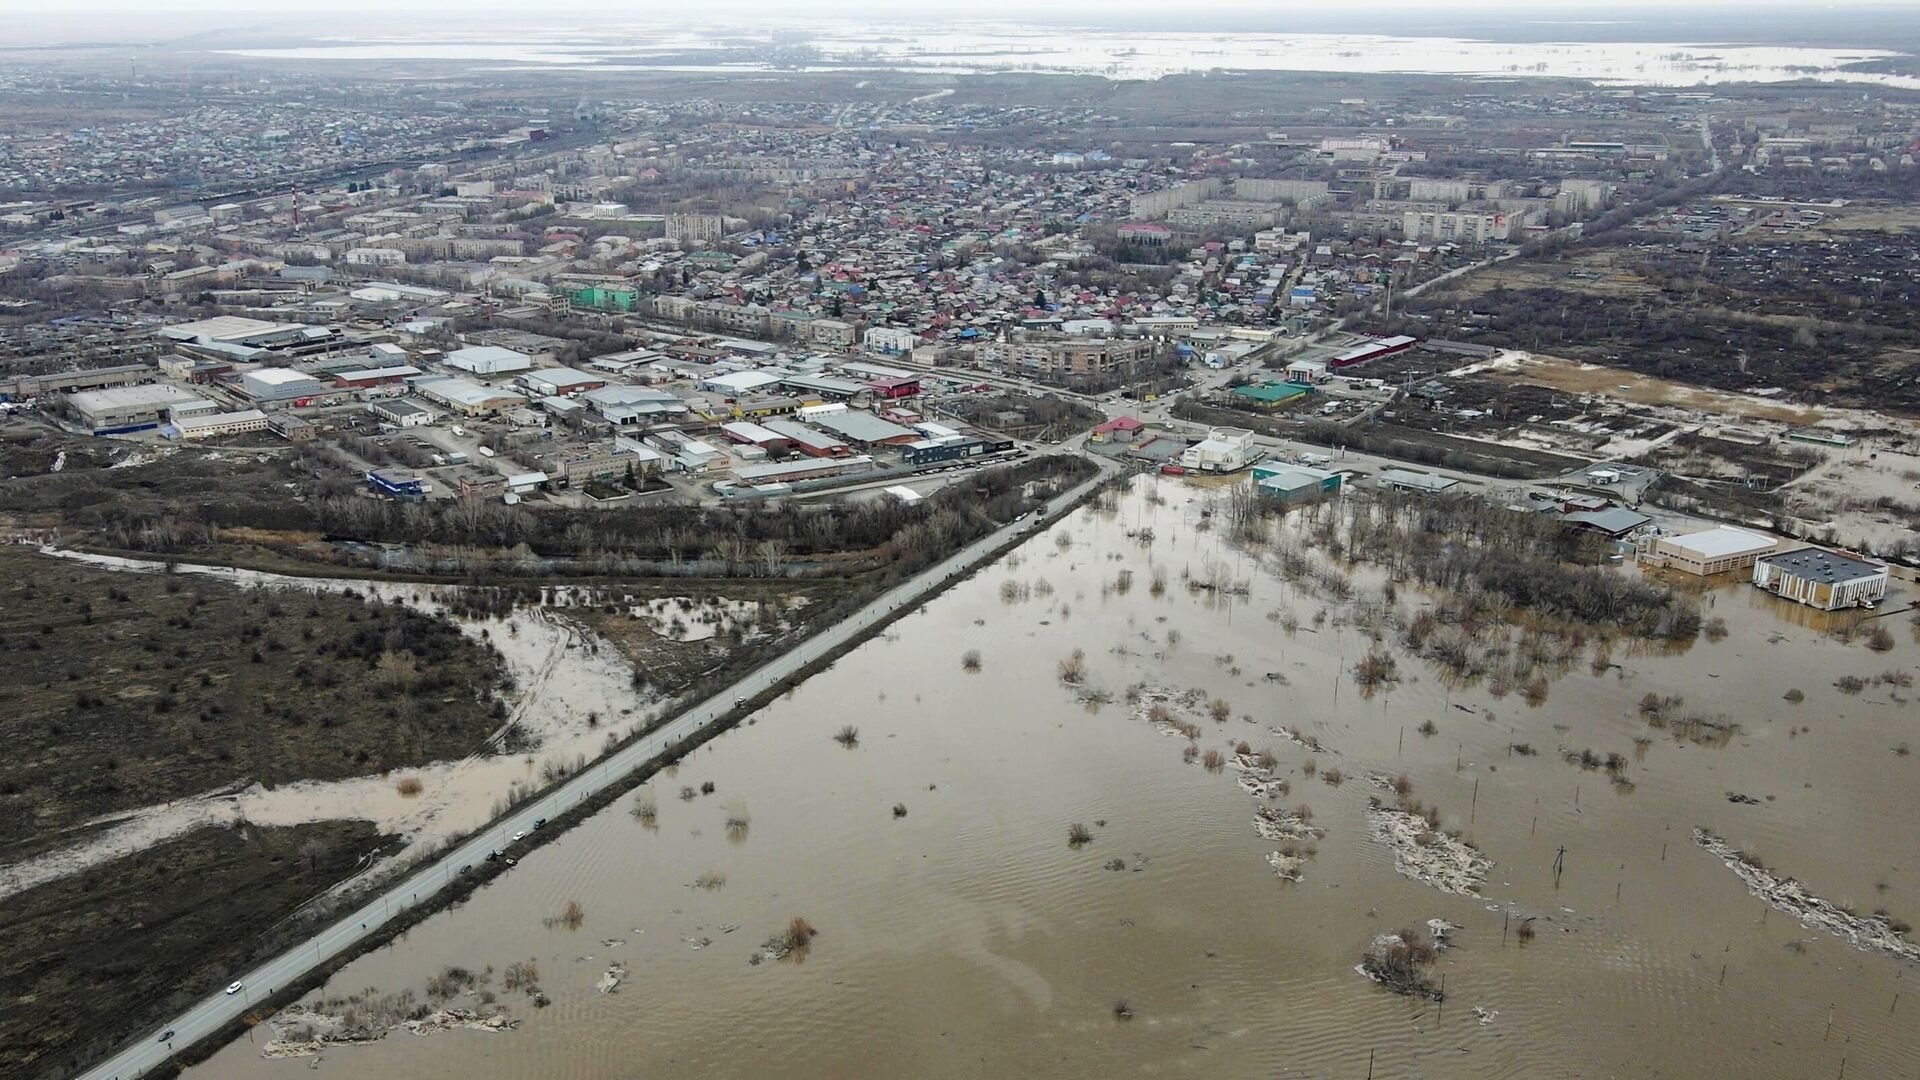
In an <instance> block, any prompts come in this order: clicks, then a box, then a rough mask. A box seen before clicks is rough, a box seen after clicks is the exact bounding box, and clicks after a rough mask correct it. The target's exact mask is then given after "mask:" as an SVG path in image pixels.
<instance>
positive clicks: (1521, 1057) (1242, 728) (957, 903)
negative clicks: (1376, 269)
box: [190, 479, 1920, 1080]
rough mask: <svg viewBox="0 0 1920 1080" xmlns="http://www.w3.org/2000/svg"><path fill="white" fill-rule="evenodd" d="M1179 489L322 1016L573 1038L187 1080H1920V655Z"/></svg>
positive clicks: (572, 844)
mask: <svg viewBox="0 0 1920 1080" xmlns="http://www.w3.org/2000/svg"><path fill="white" fill-rule="evenodd" d="M1138 483H1139V484H1140V485H1142V486H1141V487H1139V488H1137V489H1136V491H1135V493H1133V494H1131V495H1128V496H1126V497H1124V498H1122V499H1120V500H1118V501H1117V503H1115V504H1113V505H1112V506H1111V508H1110V509H1107V510H1104V511H1103V510H1101V509H1098V508H1090V509H1087V510H1083V511H1080V512H1078V513H1076V514H1075V515H1073V516H1072V517H1070V518H1069V519H1068V520H1067V521H1066V522H1065V523H1063V524H1062V525H1060V526H1057V527H1055V528H1054V529H1053V530H1050V531H1049V532H1048V533H1045V534H1042V535H1040V536H1037V537H1035V538H1034V539H1033V540H1032V541H1031V542H1029V543H1028V544H1027V545H1025V546H1024V547H1023V548H1022V549H1020V550H1019V551H1018V552H1016V553H1015V554H1014V555H1013V556H1011V557H1009V558H1008V559H1006V560H1003V561H1002V562H1001V563H1000V564H998V565H996V566H995V567H994V568H993V569H992V570H990V571H988V572H984V573H982V574H979V575H977V576H976V577H975V578H973V579H972V580H971V581H969V582H967V583H965V584H964V585H962V586H960V587H959V588H956V589H955V590H953V591H951V592H949V593H947V594H944V595H943V596H942V597H940V598H939V599H937V600H935V601H934V602H932V603H931V604H930V605H928V607H927V608H926V609H925V610H924V611H922V612H920V613H917V614H915V615H913V616H910V617H908V618H907V619H906V620H904V621H902V622H901V623H899V624H897V625H896V626H895V627H894V629H893V630H892V631H890V632H889V633H888V634H887V635H886V636H885V637H883V638H881V639H877V640H875V641H873V642H870V643H868V644H867V645H865V646H863V647H861V648H860V649H858V650H856V651H855V652H853V653H852V654H850V655H849V656H847V657H846V658H844V659H842V660H841V661H839V662H838V663H837V664H835V666H834V667H833V668H832V669H831V670H830V671H828V672H826V673H823V674H821V675H819V676H816V677H815V678H814V679H812V680H810V681H809V682H807V683H805V684H803V685H801V686H800V687H798V688H797V689H795V690H794V691H793V692H792V693H791V694H789V695H788V696H787V697H785V698H783V699H782V700H780V701H778V702H776V703H775V704H773V705H771V706H769V707H768V708H766V709H765V710H763V711H762V712H761V713H760V714H759V715H757V716H756V717H754V718H753V719H752V721H751V722H750V723H749V724H748V725H745V726H742V727H740V728H738V729H736V730H735V731H733V732H731V733H729V734H727V735H725V736H723V737H721V738H719V739H717V740H715V741H714V742H712V743H709V744H708V745H706V746H705V747H703V748H702V749H701V750H699V751H698V752H697V753H695V754H694V755H693V756H692V757H691V758H690V759H689V760H687V761H686V762H684V763H683V764H682V765H680V766H679V767H677V769H675V770H673V771H672V773H671V774H670V775H668V774H663V775H661V776H659V777H657V778H656V779H654V780H653V781H651V782H650V783H649V784H647V785H646V786H645V787H644V788H643V789H642V790H641V791H640V792H638V793H636V795H635V796H634V797H633V798H631V799H630V800H627V801H623V802H622V803H621V804H620V805H618V806H616V807H614V808H611V809H609V810H608V811H606V812H604V813H602V814H600V815H599V816H597V817H595V818H593V819H592V820H590V821H588V822H587V823H585V824H584V825H582V826H580V827H579V828H577V829H576V830H574V831H573V832H570V833H569V834H567V835H566V836H565V837H564V838H562V839H560V840H559V841H557V842H555V843H553V844H551V845H548V846H546V847H543V848H541V849H539V850H538V851H536V852H535V853H533V854H532V855H530V856H529V857H528V858H527V859H526V860H525V862H524V863H523V864H522V865H520V866H519V867H516V868H515V869H514V870H513V871H511V872H510V873H508V874H507V875H506V876H505V877H503V878H502V879H500V880H499V881H497V882H496V883H495V884H493V885H491V886H489V887H487V888H486V889H484V890H482V891H481V892H480V893H479V894H478V895H476V896H475V897H474V898H473V899H472V900H471V901H470V902H468V903H467V904H465V905H463V906H462V907H461V908H459V909H458V910H455V911H452V912H449V913H447V914H444V915H441V916H438V917H436V918H434V919H433V920H431V921H429V922H427V923H426V924H424V925H422V926H421V927H419V928H417V929H415V930H414V931H412V932H411V933H409V935H408V936H407V937H406V939H405V940H404V941H402V942H400V943H397V944H396V945H394V946H393V947H391V948H388V949H386V950H383V951H380V952H377V953H374V954H371V955H369V956H367V957H363V958H361V959H360V960H357V961H355V962H354V963H352V964H351V965H349V966H348V967H347V968H345V969H344V970H342V971H341V972H340V973H339V974H338V975H337V976H336V977H335V978H334V979H333V980H332V981H331V983H330V984H329V986H328V987H326V988H324V989H323V990H321V991H319V992H317V993H316V994H314V995H311V996H310V999H309V1001H308V1002H306V1003H304V1006H305V1007H318V1006H322V1005H324V1003H325V1002H326V1001H327V1000H329V999H333V1000H341V999H345V998H348V997H351V996H353V995H356V994H359V995H364V994H366V993H368V992H369V988H371V991H372V992H374V993H377V994H379V995H394V994H401V993H412V994H415V995H417V996H418V997H419V999H420V1000H422V1001H426V1000H429V999H430V991H431V989H432V987H433V985H439V986H441V987H442V989H444V988H445V986H446V984H445V983H444V981H443V980H444V979H445V977H446V973H447V972H448V971H449V970H453V969H457V970H460V971H465V972H486V971H488V970H489V969H490V970H491V971H492V972H494V973H496V975H495V976H494V978H496V979H497V978H498V975H497V973H501V972H505V971H508V970H509V968H510V967H511V966H513V965H529V966H530V967H531V968H532V969H534V970H537V971H538V973H539V979H538V985H539V990H540V993H541V995H542V997H544V998H545V999H546V1000H547V1002H548V1004H546V1005H545V1006H544V1007H543V1006H542V1005H541V1004H539V1003H538V1002H536V1001H533V1000H531V999H530V998H529V997H528V996H527V994H526V993H525V991H524V990H520V991H516V992H515V993H514V994H512V995H509V994H507V993H504V992H501V989H502V987H501V985H500V984H499V983H498V982H495V983H491V984H489V985H488V987H487V988H485V989H480V988H477V987H476V988H474V989H471V990H459V989H458V988H455V989H456V992H454V993H452V994H451V995H449V996H446V997H445V998H443V999H433V1000H434V1007H435V1008H436V1009H441V1010H449V1009H450V1010H471V1011H475V1012H489V1013H497V1014H498V1015H500V1016H501V1017H502V1019H500V1020H498V1021H495V1023H496V1029H490V1030H468V1029H458V1030H444V1031H443V1030H434V1031H432V1032H431V1033H429V1034H427V1035H426V1036H425V1037H413V1036H412V1034H410V1033H408V1032H405V1031H395V1032H394V1033H392V1034H387V1035H385V1036H384V1037H381V1038H378V1039H376V1040H374V1041H372V1042H370V1043H366V1044H362V1045H332V1046H320V1047H316V1048H314V1052H312V1053H308V1054H306V1055H304V1056H302V1057H296V1058H285V1057H280V1056H272V1057H267V1056H263V1047H262V1046H261V1045H256V1044H254V1043H251V1042H240V1043H236V1044H234V1045H232V1046H229V1047H227V1048H226V1049H224V1050H223V1051H221V1052H220V1053H219V1054H217V1055H216V1056H215V1057H213V1058H212V1059H211V1060H209V1061H208V1062H206V1063H205V1064H203V1065H200V1066H197V1067H196V1068H195V1069H193V1070H190V1071H191V1072H192V1073H193V1074H194V1075H197V1076H200V1077H209V1078H220V1080H226V1078H237V1077H259V1076H281V1075H285V1076H291V1075H292V1072H293V1070H296V1069H297V1070H301V1071H302V1074H303V1075H304V1074H305V1071H306V1070H308V1069H312V1070H314V1071H317V1072H320V1073H328V1072H333V1073H335V1074H337V1075H343V1076H361V1075H371V1074H379V1075H452V1074H459V1075H465V1076H483V1077H503V1078H505V1077H512V1078H522V1077H524V1078H534V1077H548V1076H552V1075H555V1074H556V1073H558V1074H560V1075H565V1076H570V1077H581V1078H589V1077H607V1078H609V1080H612V1078H616V1077H624V1076H630V1075H634V1074H635V1073H636V1072H643V1073H652V1072H674V1073H681V1074H697V1075H701V1076H712V1077H730V1076H740V1077H748V1076H752V1077H767V1076H795V1077H799V1076H822V1075H836V1076H873V1077H881V1076H901V1075H914V1076H923V1077H949V1076H950V1077H977V1076H982V1075H1049V1076H1103V1077H1104V1076H1118V1075H1155V1076H1166V1075H1183V1076H1208V1077H1215V1076H1231V1077H1239V1076H1246V1077H1255V1076H1260V1077H1272V1076H1292V1077H1302V1078H1304V1077H1319V1078H1328V1077H1335V1076H1339V1077H1358V1076H1363V1075H1365V1074H1366V1071H1367V1069H1368V1068H1369V1065H1370V1064H1371V1066H1372V1068H1373V1069H1374V1075H1375V1076H1379V1077H1396V1078H1405V1077H1459V1078H1463V1080H1464V1078H1468V1077H1472V1078H1475V1080H1479V1078H1486V1077H1515V1078H1519V1077H1528V1078H1532V1077H1549V1076H1552V1077H1560V1076H1600V1075H1608V1076H1617V1075H1658V1076H1670V1077H1688V1078H1691V1077H1700V1078H1707V1077H1713V1078H1718V1077H1724V1076H1729V1075H1738V1076H1743V1077H1767V1078H1771V1077H1778V1078H1782V1080H1785V1078H1789V1077H1791V1078H1794V1080H1800V1078H1804V1077H1807V1076H1826V1075H1835V1074H1837V1073H1838V1071H1839V1070H1841V1069H1842V1068H1844V1069H1845V1070H1846V1074H1847V1075H1849V1076H1909V1075H1913V1074H1914V1072H1915V1070H1916V1069H1920V1039H1915V1038H1914V1036H1913V1033H1912V1028H1911V1025H1910V1022H1909V1019H1908V1018H1907V1017H1906V1016H1905V1015H1904V1014H1905V1012H1906V1010H1908V1009H1910V1008H1911V1007H1912V1006H1913V1004H1914V1003H1913V1002H1912V1001H1910V1000H1906V1001H1903V1000H1900V999H1899V997H1898V996H1897V995H1899V994H1900V993H1901V992H1902V990H1903V988H1905V987H1906V986H1907V985H1908V983H1910V981H1911V979H1912V978H1913V976H1914V974H1915V972H1916V970H1917V969H1915V968H1914V966H1913V964H1912V963H1911V962H1910V961H1908V960H1906V959H1904V958H1903V957H1904V956H1905V955H1906V954H1905V952H1904V951H1903V947H1902V946H1900V945H1898V944H1897V941H1904V940H1908V938H1907V937H1906V936H1905V935H1906V932H1905V931H1904V930H1901V929H1899V927H1902V926H1904V922H1902V919H1903V918H1905V919H1910V918H1912V917H1913V913H1914V912H1915V911H1916V910H1920V879H1916V878H1915V877H1914V874H1915V873H1916V868H1915V867H1914V866H1913V865H1912V858H1911V847H1912V845H1911V844H1910V842H1909V841H1908V840H1907V838H1906V837H1905V835H1904V834H1903V833H1902V832H1901V831H1900V830H1898V829H1896V828H1887V827H1884V826H1883V825H1882V824H1881V823H1883V822H1886V821H1897V820H1903V819H1904V818H1905V817H1907V816H1911V814H1913V813H1914V812H1915V811H1916V810H1920V805H1916V803H1915V798H1916V796H1915V794H1914V793H1915V791H1916V790H1920V787H1916V784H1915V781H1916V779H1920V772H1916V769H1920V766H1917V765H1916V764H1915V762H1916V760H1920V758H1916V757H1915V756H1913V755H1912V754H1911V753H1909V752H1907V751H1908V749H1909V747H1910V745H1911V744H1912V743H1914V742H1920V734H1917V733H1916V723H1915V713H1914V711H1913V707H1912V704H1911V693H1912V691H1911V689H1910V687H1911V682H1912V671H1913V668H1914V666H1915V661H1916V658H1917V657H1920V646H1916V645H1915V643H1914V635H1913V633H1912V631H1911V628H1909V627H1908V626H1907V625H1906V623H1907V619H1906V616H1905V615H1904V614H1894V615H1889V616H1888V619H1889V620H1890V621H1889V626H1890V627H1891V628H1893V629H1896V630H1897V631H1898V632H1897V633H1893V634H1890V635H1888V637H1889V638H1890V639H1891V640H1890V641H1879V642H1874V640H1873V639H1870V638H1867V637H1865V636H1862V635H1860V634H1855V635H1854V636H1853V637H1852V638H1851V640H1847V641H1843V640H1841V639H1839V638H1838V637H1835V636H1834V635H1832V634H1830V633H1829V632H1828V631H1829V629H1830V627H1828V626H1827V625H1826V621H1825V620H1824V619H1823V618H1822V617H1820V616H1818V615H1817V614H1815V613H1809V612H1807V611H1806V610H1805V609H1801V608H1797V607H1791V606H1787V605H1783V604H1782V603H1781V602H1780V601H1779V600H1777V599H1776V598H1773V597H1769V596H1766V595H1764V594H1761V593H1758V592H1757V591H1755V590H1753V589H1751V588H1750V587H1747V586H1744V585H1740V584H1738V583H1732V582H1721V583H1709V587H1708V588H1706V589H1704V590H1699V591H1697V592H1696V593H1694V594H1693V595H1692V599H1693V600H1694V601H1695V602H1697V603H1698V605H1699V607H1700V613H1701V614H1702V615H1703V616H1704V621H1703V623H1702V624H1700V625H1698V626H1697V627H1695V628H1693V629H1692V632H1691V633H1690V634H1685V635H1676V637H1675V638H1674V640H1671V641H1666V642H1662V643H1658V644H1656V643H1653V642H1649V641H1641V640H1637V639H1636V638H1634V637H1630V636H1628V635H1626V634H1624V633H1615V634H1613V635H1611V636H1608V637H1602V636H1599V635H1593V634H1588V635H1585V636H1584V637H1578V638H1576V637H1570V636H1567V635H1564V634H1562V633H1561V632H1560V631H1559V630H1557V629H1554V628H1553V626H1551V625H1550V624H1549V623H1544V622H1540V621H1537V620H1534V619H1531V618H1529V617H1528V616H1527V615H1526V614H1525V613H1523V612H1518V611H1516V612H1511V613H1509V614H1505V615H1502V614H1499V613H1498V609H1497V608H1483V607H1481V606H1480V605H1478V604H1471V605H1463V604H1462V601H1461V598H1459V597H1441V596H1438V595H1435V594H1431V593H1428V592H1425V591H1423V590H1421V589H1419V588H1416V587H1414V586H1412V585H1410V584H1405V583H1401V584H1398V585H1394V586H1393V588H1392V593H1391V595H1389V594H1388V590H1387V586H1388V585H1389V584H1390V583H1389V581H1388V579H1387V578H1386V577H1385V575H1384V574H1382V573H1381V572H1379V571H1377V570H1375V569H1371V568H1369V567H1364V566H1362V567H1343V566H1341V565H1339V564H1337V563H1334V562H1332V561H1330V560H1328V558H1327V556H1326V552H1325V550H1324V548H1323V547H1322V546H1321V545H1320V544H1319V543H1318V541H1316V540H1315V536H1314V533H1315V530H1314V529H1313V528H1312V527H1311V525H1310V522H1307V521H1306V520H1304V519H1302V520H1300V521H1299V522H1297V523H1296V524H1294V525H1290V526H1288V527H1287V528H1286V529H1284V530H1282V531H1279V532H1269V533H1268V534H1267V538H1266V539H1265V541H1264V542H1263V543H1260V544H1257V545H1254V546H1248V545H1247V544H1246V543H1245V542H1240V543H1233V542H1229V540H1228V535H1229V533H1234V534H1239V535H1242V536H1246V535H1248V534H1249V532H1250V530H1247V529H1244V528H1241V527H1239V526H1234V527H1232V528H1229V524H1228V520H1229V517H1230V515H1229V513H1228V510H1227V507H1226V506H1225V505H1224V500H1225V495H1224V493H1223V492H1222V491H1221V490H1220V489H1219V488H1217V487H1214V488H1198V487H1189V486H1186V485H1183V484H1180V483H1178V482H1175V481H1172V480H1167V479H1159V480H1142V481H1139V482H1138ZM1614 572H1615V573H1618V574H1621V575H1626V576H1629V577H1631V576H1633V575H1634V574H1635V570H1634V568H1632V567H1631V566H1628V567H1625V568H1622V569H1619V570H1617V571H1614ZM1895 601H1896V602H1894V603H1890V604H1889V605H1887V606H1886V610H1887V611H1889V612H1897V611H1898V609H1900V608H1903V607H1904V606H1905V603H1904V601H1905V598H1904V597H1895ZM1450 611H1451V612H1455V613H1459V612H1463V611H1485V612H1487V613H1486V614H1483V615H1478V616H1474V624H1473V625H1471V626H1468V625H1466V624H1460V623H1450V622H1448V621H1447V620H1448V618H1455V617H1458V615H1457V614H1456V615H1453V616H1450V615H1449V614H1448V613H1449V612H1450ZM1422 614H1426V615H1429V616H1431V617H1432V620H1431V622H1427V621H1423V620H1422V619H1421V618H1420V617H1421V615H1422ZM1416 634H1418V635H1424V636H1420V637H1419V639H1418V642H1417V643H1416V642H1415V636H1416ZM1882 645H1884V646H1885V647H1884V650H1883V649H1882V648H1881V646H1882ZM708 785H712V786H711V787H709V786H708ZM1695 830H1701V833H1702V835H1710V836H1712V837H1713V838H1715V842H1716V843H1717V844H1724V845H1725V846H1724V847H1718V846H1711V847H1710V846H1707V845H1703V844H1702V843H1700V842H1697V841H1696V839H1695V836H1696V833H1695ZM1736 851H1737V852H1740V853H1743V854H1744V855H1745V856H1746V857H1745V858H1744V859H1742V858H1734V857H1732V856H1731V855H1730V854H1729V853H1731V852H1736ZM1756 868H1760V869H1756ZM1875 909H1884V911H1885V912H1886V914H1884V915H1880V914H1870V913H1872V912H1874V910H1875ZM1848 911H1851V912H1853V913H1855V914H1854V916H1852V917H1849V916H1848V915H1847V914H1846V913H1847V912H1848ZM796 919H798V920H801V921H800V922H795V920H796ZM797 927H803V928H804V929H803V930H800V929H796V928H797ZM1896 939H1897V940H1896ZM775 945H778V946H779V947H778V948H775V947H773V946H775ZM770 957H777V958H770ZM520 970H522V971H525V970H527V968H526V967H522V968H521V969H520ZM436 980H442V981H440V982H438V983H437V984H436ZM1396 991H1400V992H1396ZM488 994H491V995H494V996H493V997H492V999H491V1000H489V999H488V998H487V997H486V996H485V995H488ZM1843 1062H1844V1063H1845V1064H1844V1065H1843V1064H1842V1063H1843Z"/></svg>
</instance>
